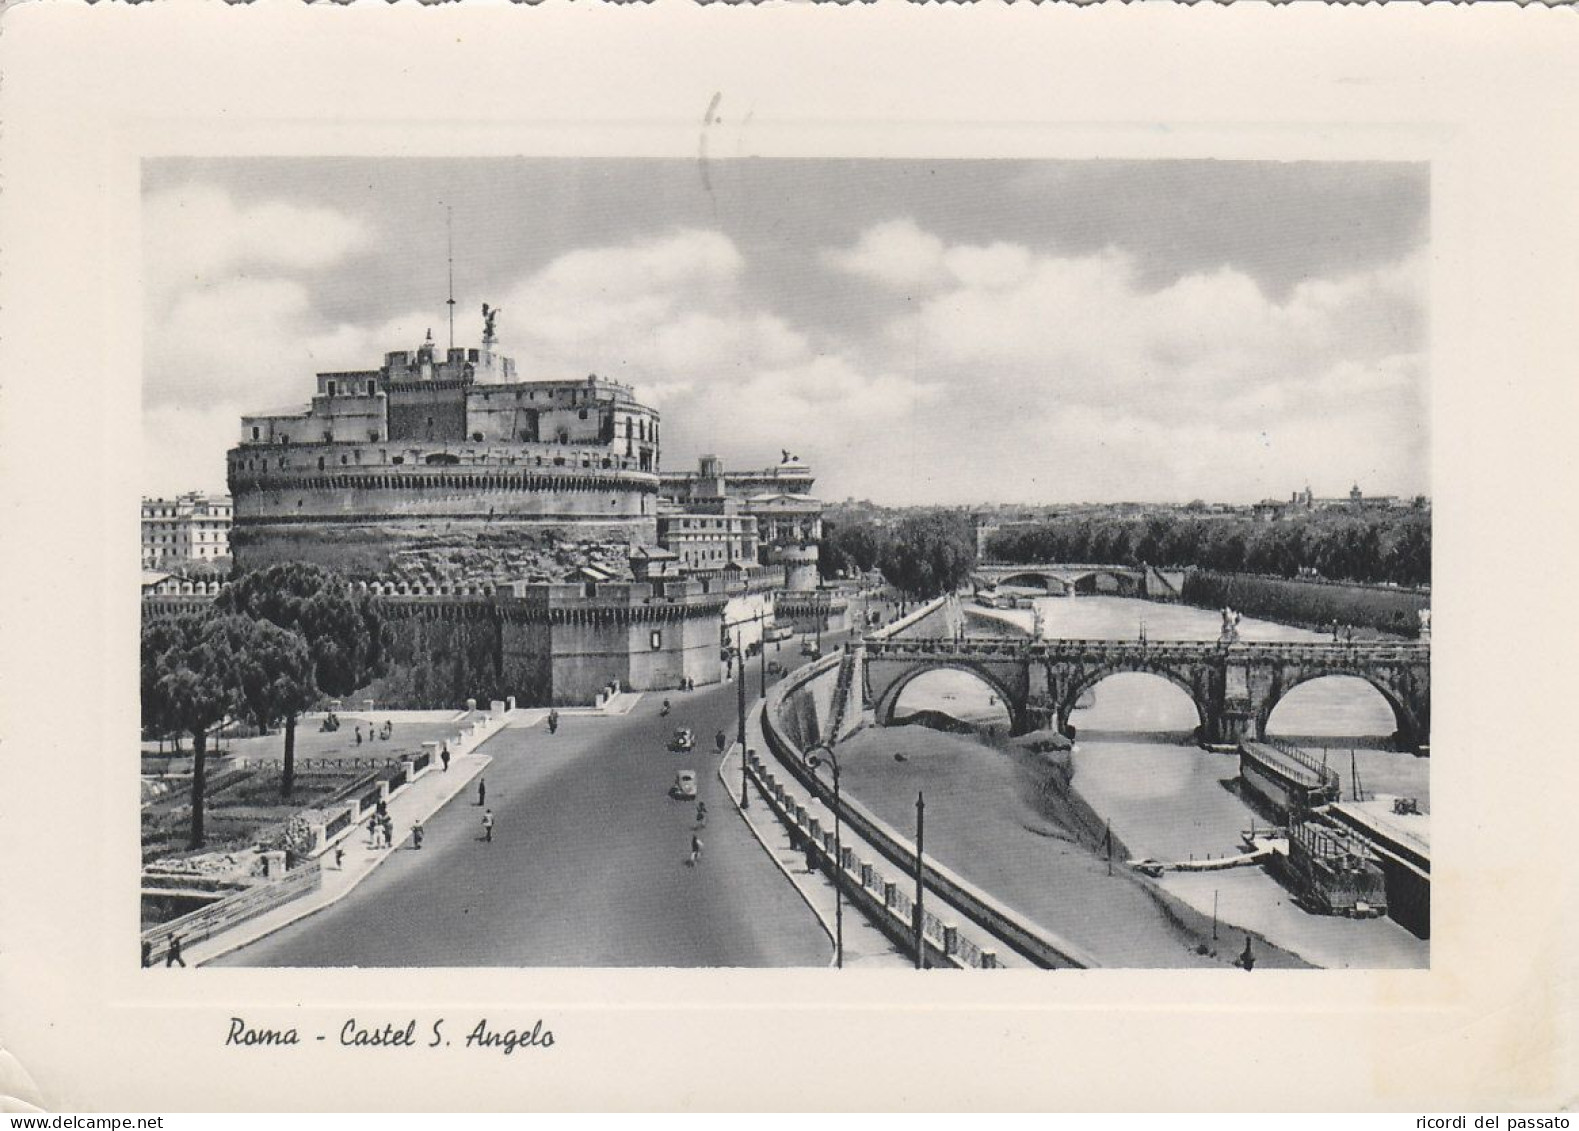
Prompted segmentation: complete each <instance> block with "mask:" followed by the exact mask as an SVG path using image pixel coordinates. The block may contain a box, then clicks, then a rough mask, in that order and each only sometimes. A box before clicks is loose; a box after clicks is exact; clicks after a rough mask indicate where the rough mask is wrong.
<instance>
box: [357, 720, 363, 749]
mask: <svg viewBox="0 0 1579 1131" xmlns="http://www.w3.org/2000/svg"><path fill="white" fill-rule="evenodd" d="M356 744H357V745H358V746H360V745H362V724H361V723H358V724H357V725H356Z"/></svg>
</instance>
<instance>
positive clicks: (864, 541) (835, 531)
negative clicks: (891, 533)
mask: <svg viewBox="0 0 1579 1131" xmlns="http://www.w3.org/2000/svg"><path fill="white" fill-rule="evenodd" d="M824 527H825V532H824V534H823V538H822V542H821V544H820V547H819V553H818V564H819V566H820V569H821V572H822V575H823V576H824V577H835V576H837V575H838V572H839V571H840V570H841V569H842V570H844V571H846V573H856V572H859V573H865V572H867V571H868V570H871V569H875V568H876V567H877V564H878V562H879V561H880V560H881V558H882V555H883V547H884V546H885V545H886V544H887V541H888V539H887V535H886V533H885V532H884V530H883V529H882V527H880V526H877V525H875V524H874V523H870V522H850V523H843V522H841V523H837V524H835V523H824Z"/></svg>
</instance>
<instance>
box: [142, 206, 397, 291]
mask: <svg viewBox="0 0 1579 1131" xmlns="http://www.w3.org/2000/svg"><path fill="white" fill-rule="evenodd" d="M143 233H144V241H143V247H144V259H145V266H146V278H147V279H148V280H149V281H150V283H151V284H152V285H153V286H154V288H155V291H156V294H155V296H154V297H155V298H156V299H157V298H158V297H162V296H164V295H168V294H171V293H179V292H180V291H182V290H185V289H187V288H191V287H194V286H202V285H205V284H207V283H211V282H214V281H217V280H222V279H224V278H226V277H229V276H233V275H234V274H235V273H236V272H237V271H238V270H242V269H249V268H251V269H262V270H263V271H264V272H268V271H269V270H270V269H280V268H283V269H307V270H320V269H323V268H326V267H331V266H333V265H335V264H337V263H339V262H340V261H342V260H343V259H344V258H345V257H346V256H348V255H350V254H352V253H354V252H356V251H359V250H361V249H363V248H365V247H366V246H368V244H369V243H370V242H371V240H372V231H371V230H370V228H369V226H368V224H367V223H366V221H364V220H362V219H359V218H357V217H355V216H349V215H346V214H345V213H342V212H339V211H336V210H335V209H332V208H322V207H303V206H301V205H297V204H290V203H286V202H283V201H264V202H262V203H258V204H238V203H236V201H234V200H233V199H232V198H231V196H230V194H229V193H227V192H226V191H225V190H223V189H220V188H217V187H215V186H213V185H208V184H203V183H201V182H190V183H187V184H184V185H181V186H178V187H174V188H170V189H165V190H162V191H160V192H157V193H154V194H152V195H151V196H149V198H148V200H147V201H146V202H145V205H144V210H143Z"/></svg>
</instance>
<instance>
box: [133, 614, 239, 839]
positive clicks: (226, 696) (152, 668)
mask: <svg viewBox="0 0 1579 1131" xmlns="http://www.w3.org/2000/svg"><path fill="white" fill-rule="evenodd" d="M257 627H258V626H257V625H256V624H254V623H253V622H252V621H250V620H248V619H247V618H245V617H235V616H220V615H216V614H215V613H213V612H205V613H187V614H185V615H183V616H179V617H166V618H160V619H158V620H154V621H152V622H150V623H149V624H148V625H147V626H146V627H144V629H143V633H142V648H141V651H142V709H143V725H144V726H148V727H152V728H154V729H158V730H165V731H185V732H186V733H188V734H190V735H191V736H192V758H193V761H192V831H191V836H190V838H189V840H188V842H187V846H188V847H189V848H201V847H202V846H203V808H204V802H205V798H206V792H207V786H208V777H207V774H208V760H207V756H208V735H209V731H210V730H211V729H212V728H213V727H214V726H215V725H217V724H218V723H220V722H221V721H223V720H224V718H225V716H226V715H228V714H229V713H230V712H231V711H233V710H236V709H238V708H239V706H240V705H241V701H242V699H241V688H242V670H243V667H244V665H245V664H246V663H247V657H248V656H249V654H250V653H251V651H252V650H253V648H254V645H255V643H256V638H257Z"/></svg>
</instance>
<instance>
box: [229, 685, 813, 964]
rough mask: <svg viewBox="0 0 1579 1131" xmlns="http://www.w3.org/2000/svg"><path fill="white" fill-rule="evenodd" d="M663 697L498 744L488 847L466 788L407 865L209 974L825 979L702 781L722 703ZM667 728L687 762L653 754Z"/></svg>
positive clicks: (783, 892) (803, 909)
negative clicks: (480, 971)
mask: <svg viewBox="0 0 1579 1131" xmlns="http://www.w3.org/2000/svg"><path fill="white" fill-rule="evenodd" d="M749 679H750V681H751V682H750V690H751V692H752V694H753V695H754V694H755V690H756V687H755V681H756V673H755V672H754V671H753V672H751V674H750V676H749ZM668 697H669V699H670V700H671V701H672V702H673V704H674V710H673V712H672V713H671V714H670V716H669V717H668V718H661V717H660V716H659V708H660V705H661V704H662V702H663V699H664V693H649V694H647V695H645V696H643V698H642V699H641V701H640V702H639V703H638V704H637V705H636V707H635V708H634V710H632V711H631V713H630V714H628V715H626V716H623V717H615V718H599V717H589V716H577V715H571V714H568V713H566V714H562V715H561V718H560V725H559V733H558V734H557V735H552V736H550V735H549V733H548V730H547V728H546V727H545V726H543V725H541V724H537V725H533V726H530V727H510V728H508V729H506V730H505V731H503V732H502V733H501V734H499V735H498V736H497V737H495V738H493V739H492V740H490V741H489V742H488V743H486V744H485V745H484V746H483V747H482V748H481V750H482V752H483V753H486V754H488V755H490V756H491V757H492V759H493V760H492V762H491V764H490V765H489V766H488V767H487V769H486V770H485V771H484V775H483V776H484V778H485V779H486V781H487V784H488V807H489V808H491V809H492V810H493V815H494V839H493V843H491V844H489V843H485V842H484V841H483V839H482V809H480V808H478V807H477V805H476V804H475V802H476V799H477V792H476V785H475V783H473V784H472V786H471V788H469V789H467V790H465V791H463V792H462V793H461V794H460V795H458V796H457V797H456V798H455V799H454V800H452V801H450V802H449V804H447V805H445V806H444V807H443V808H442V809H440V810H439V811H438V812H437V813H435V814H434V815H433V816H432V817H431V818H429V819H428V820H427V821H426V822H425V827H426V832H427V836H426V839H425V842H424V846H423V848H422V849H421V851H416V850H413V849H410V848H403V849H401V850H398V851H396V852H394V853H392V854H391V856H390V858H389V859H388V860H387V861H386V862H385V863H384V864H382V865H381V866H380V867H379V868H378V869H377V870H375V871H374V872H373V873H372V874H371V875H370V876H368V877H367V879H365V880H363V881H362V882H361V883H360V884H359V885H358V886H357V887H356V888H355V889H354V890H353V891H351V893H350V894H349V895H347V896H346V897H345V898H344V899H342V900H340V901H339V902H338V903H336V904H334V905H332V906H330V907H328V908H326V909H325V910H323V911H321V912H319V913H318V914H316V915H313V916H311V917H310V918H307V919H303V920H301V921H299V922H297V923H294V924H292V925H291V926H288V927H285V928H283V929H281V930H280V931H278V932H276V933H275V934H273V935H270V936H268V937H267V938H264V939H262V940H260V941H258V942H257V943H254V944H252V945H250V946H246V947H243V948H241V949H239V950H236V951H234V952H232V953H230V954H228V955H226V956H225V957H223V958H221V959H219V960H218V961H217V962H215V963H213V965H222V966H809V967H826V966H827V965H828V963H829V960H830V956H831V953H832V947H831V944H830V942H829V940H828V937H827V935H826V934H825V933H824V932H823V930H822V928H821V926H820V925H819V924H818V922H817V919H816V917H815V916H814V915H813V914H812V913H811V911H810V910H809V909H808V908H807V906H806V904H805V903H804V901H803V900H802V899H801V897H800V896H799V895H798V894H797V892H796V891H795V890H794V888H793V887H791V885H790V884H789V883H788V882H787V881H786V879H785V877H784V875H783V874H782V873H781V872H780V871H779V869H778V867H777V866H776V864H775V863H774V861H773V859H772V858H771V857H770V856H769V854H768V853H766V852H765V851H764V850H763V848H762V846H761V845H760V844H759V843H758V842H757V841H756V839H755V838H754V837H753V836H752V834H751V832H750V830H749V829H748V828H747V826H746V825H745V823H744V822H743V821H742V820H741V819H740V817H739V816H738V814H736V813H735V812H734V810H733V807H732V806H731V805H730V803H729V800H728V798H726V797H725V796H724V795H723V793H722V789H723V787H722V786H721V785H720V783H719V781H718V779H717V776H716V770H717V768H718V763H719V758H718V754H717V752H716V751H715V750H714V748H713V742H712V736H713V734H714V732H715V731H717V730H718V729H720V728H723V729H724V730H726V731H727V732H728V733H729V735H730V736H731V737H733V735H734V730H735V727H734V722H733V719H734V712H735V687H734V685H733V684H724V685H722V686H720V687H714V688H710V689H706V690H701V691H695V692H690V693H680V692H671V693H668ZM678 726H687V727H691V728H692V729H693V730H694V731H695V732H696V737H697V746H698V748H697V750H696V751H695V752H693V753H691V754H671V753H669V752H668V751H667V750H666V749H665V743H666V741H667V739H668V737H669V735H670V734H671V733H672V732H673V730H674V729H675V728H676V727H678ZM680 769H691V770H695V771H696V776H697V785H698V790H699V794H700V797H701V799H702V800H703V801H705V802H706V803H707V808H708V810H709V814H708V820H707V827H706V828H705V829H704V830H702V832H701V836H702V838H703V840H704V841H705V842H706V848H705V850H704V852H703V855H702V860H701V862H700V864H699V865H698V866H697V867H696V868H690V867H688V866H686V863H685V860H686V857H687V856H688V855H689V852H690V839H691V833H692V826H693V823H694V818H695V815H696V803H695V802H683V801H674V800H671V799H670V798H669V796H668V793H667V791H668V789H669V786H670V785H671V784H672V783H673V781H674V775H675V773H676V771H678V770H680Z"/></svg>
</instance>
